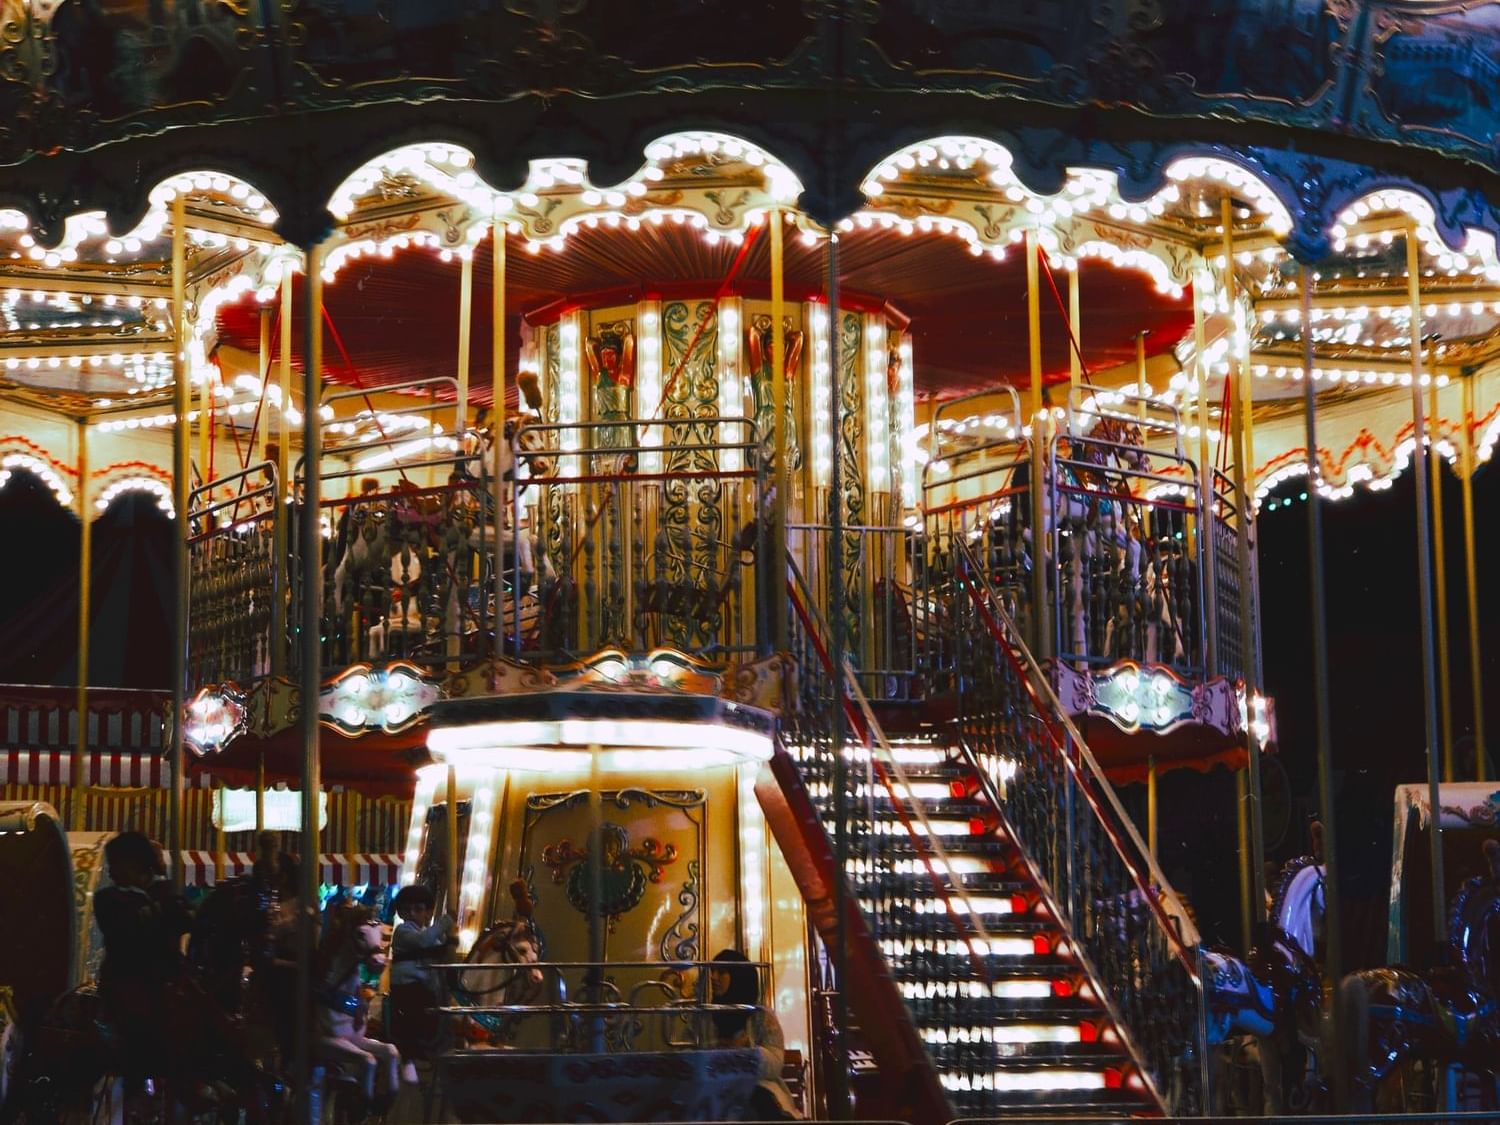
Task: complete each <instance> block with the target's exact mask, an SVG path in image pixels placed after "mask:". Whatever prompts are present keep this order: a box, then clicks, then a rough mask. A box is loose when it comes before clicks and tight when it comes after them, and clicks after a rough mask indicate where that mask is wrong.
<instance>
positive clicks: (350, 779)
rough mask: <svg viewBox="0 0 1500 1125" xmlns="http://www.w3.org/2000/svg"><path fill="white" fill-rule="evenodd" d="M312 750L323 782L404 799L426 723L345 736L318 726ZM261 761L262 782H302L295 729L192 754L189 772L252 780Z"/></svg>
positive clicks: (233, 781)
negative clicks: (397, 731)
mask: <svg viewBox="0 0 1500 1125" xmlns="http://www.w3.org/2000/svg"><path fill="white" fill-rule="evenodd" d="M319 733H320V735H321V737H320V738H319V740H318V754H319V758H320V763H319V764H320V768H321V773H322V780H323V784H324V786H329V785H342V786H343V787H344V788H346V789H353V790H356V791H358V792H360V793H363V794H365V795H366V796H368V797H385V796H394V797H402V798H409V797H410V796H411V795H412V791H413V788H414V786H415V785H416V770H417V768H418V767H419V766H423V765H426V764H428V763H429V762H430V761H431V759H430V758H429V757H428V755H427V727H426V724H425V723H418V724H417V725H416V726H415V727H412V728H411V729H409V730H406V731H403V732H401V733H400V734H390V735H388V734H366V735H363V736H361V737H359V738H349V737H347V736H345V735H342V734H339V733H338V732H337V731H332V730H329V729H328V728H326V727H324V728H322V729H321V730H320V732H319ZM262 758H263V759H264V762H265V770H266V784H267V785H274V784H275V783H277V782H285V783H286V784H287V785H289V786H292V787H294V788H295V787H296V786H298V785H300V783H301V781H302V739H301V735H300V733H299V732H298V731H296V730H287V731H282V732H281V733H279V734H276V735H273V736H272V737H270V738H256V737H252V736H249V735H247V736H245V737H242V738H237V739H235V740H234V741H233V742H231V743H230V744H229V747H228V748H227V749H226V750H224V751H223V752H222V753H220V754H209V755H207V756H206V757H202V758H196V759H194V760H193V762H192V763H191V764H190V766H189V773H190V774H191V775H193V776H196V775H197V774H199V773H202V772H205V771H206V772H208V773H212V774H213V776H214V777H215V778H218V779H219V780H221V781H223V782H224V783H225V784H227V785H235V786H244V787H247V788H248V787H250V786H253V785H254V784H255V776H256V767H257V766H258V765H259V764H260V762H261V760H262Z"/></svg>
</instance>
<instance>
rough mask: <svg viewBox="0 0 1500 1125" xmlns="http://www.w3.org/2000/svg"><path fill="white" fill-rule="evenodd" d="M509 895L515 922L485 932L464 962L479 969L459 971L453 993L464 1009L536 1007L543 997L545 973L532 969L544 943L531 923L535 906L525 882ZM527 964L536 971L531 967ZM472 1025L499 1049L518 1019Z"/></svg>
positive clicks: (484, 1019)
mask: <svg viewBox="0 0 1500 1125" xmlns="http://www.w3.org/2000/svg"><path fill="white" fill-rule="evenodd" d="M510 894H511V898H512V900H513V901H514V902H515V907H516V913H515V917H514V918H512V919H510V920H509V921H503V922H496V923H494V924H493V925H491V926H490V927H488V928H487V929H486V930H485V931H484V932H483V933H481V934H480V935H479V937H478V938H476V939H475V941H474V947H473V948H472V949H470V950H469V955H468V957H467V958H465V961H466V963H467V964H470V965H474V966H476V968H473V969H469V968H465V969H460V970H459V971H458V974H457V981H456V983H455V986H454V989H453V992H454V995H455V997H456V998H457V999H458V1000H459V1001H460V1002H461V1003H463V1004H465V1005H471V1006H476V1007H487V1006H500V1005H506V1004H533V1003H536V1002H537V1001H538V1000H539V999H540V997H541V995H542V985H543V983H544V981H545V977H544V976H543V974H542V970H541V969H538V968H535V967H534V966H535V965H536V963H537V962H538V961H540V960H541V953H542V943H541V937H540V935H539V934H538V933H537V929H536V923H535V921H534V920H533V918H532V913H533V911H534V909H535V907H534V904H533V903H532V901H531V893H530V890H529V889H528V888H527V886H526V881H525V880H524V879H517V880H516V881H515V882H513V883H512V884H511V885H510ZM528 965H529V966H533V967H532V968H527V966H528ZM491 966H493V967H491ZM471 1021H472V1024H471V1026H472V1027H475V1028H478V1029H480V1034H482V1035H483V1036H484V1037H486V1038H487V1039H488V1040H489V1041H490V1043H491V1045H498V1044H499V1042H500V1041H501V1040H503V1039H506V1038H509V1037H511V1036H512V1035H514V1032H515V1027H516V1024H517V1022H518V1019H517V1018H516V1017H511V1018H509V1019H505V1018H500V1019H496V1018H494V1017H493V1016H489V1015H483V1016H481V1015H480V1014H479V1013H476V1014H475V1016H473V1017H471Z"/></svg>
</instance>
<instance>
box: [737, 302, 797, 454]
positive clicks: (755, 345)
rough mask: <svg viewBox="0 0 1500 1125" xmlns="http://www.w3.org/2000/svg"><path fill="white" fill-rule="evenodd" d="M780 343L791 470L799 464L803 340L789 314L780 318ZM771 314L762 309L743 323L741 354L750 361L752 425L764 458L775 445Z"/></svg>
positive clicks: (774, 388) (774, 385)
mask: <svg viewBox="0 0 1500 1125" xmlns="http://www.w3.org/2000/svg"><path fill="white" fill-rule="evenodd" d="M782 325H783V331H782V341H783V342H782V347H783V349H784V350H785V352H786V358H785V360H784V361H783V363H782V368H783V369H784V370H785V372H786V414H785V421H786V459H787V468H788V469H789V470H790V471H792V472H795V471H797V470H798V469H800V468H802V446H801V445H800V444H799V442H798V441H797V372H798V370H799V369H800V368H801V366H802V349H803V347H804V346H805V344H806V341H807V336H806V333H803V332H800V331H794V330H793V329H792V318H791V317H783V318H782ZM772 329H773V325H772V323H771V318H770V316H769V315H768V314H766V313H759V314H757V315H755V316H752V317H750V323H749V324H747V325H746V326H745V355H746V358H747V359H748V360H749V364H750V393H751V395H752V399H753V401H754V403H755V428H756V429H757V430H758V431H759V432H760V440H761V443H762V445H763V446H764V449H765V454H764V456H765V458H766V460H767V462H769V461H770V459H771V455H772V453H773V452H774V450H775V449H776V377H775V372H774V371H773V370H772V368H771V337H772V335H773V334H774V333H773V331H772Z"/></svg>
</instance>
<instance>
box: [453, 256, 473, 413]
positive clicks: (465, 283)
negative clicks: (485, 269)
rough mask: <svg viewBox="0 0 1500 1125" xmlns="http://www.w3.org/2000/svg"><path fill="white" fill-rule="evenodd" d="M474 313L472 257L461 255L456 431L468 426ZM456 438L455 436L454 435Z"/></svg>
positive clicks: (459, 270) (459, 268)
mask: <svg viewBox="0 0 1500 1125" xmlns="http://www.w3.org/2000/svg"><path fill="white" fill-rule="evenodd" d="M473 313H474V255H473V254H472V253H470V254H465V255H462V256H461V257H460V258H459V267H458V430H459V433H460V434H461V433H462V431H463V430H464V428H465V427H467V426H468V424H469V329H470V325H471V324H472V320H473ZM456 436H457V435H456Z"/></svg>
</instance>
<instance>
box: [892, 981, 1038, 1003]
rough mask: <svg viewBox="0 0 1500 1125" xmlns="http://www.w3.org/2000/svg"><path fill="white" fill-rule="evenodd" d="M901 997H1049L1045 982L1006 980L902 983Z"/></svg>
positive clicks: (1036, 998) (1033, 998)
mask: <svg viewBox="0 0 1500 1125" xmlns="http://www.w3.org/2000/svg"><path fill="white" fill-rule="evenodd" d="M901 995H902V997H903V998H905V999H907V1000H939V999H941V1000H947V999H964V1000H983V999H987V998H990V997H993V998H996V999H1003V1000H1046V999H1048V998H1049V997H1051V996H1052V982H1051V981H1049V980H1009V981H995V982H993V983H992V984H988V985H987V984H983V983H981V982H979V981H951V980H948V981H928V982H927V983H925V984H923V983H919V982H916V981H903V982H902V984H901Z"/></svg>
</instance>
